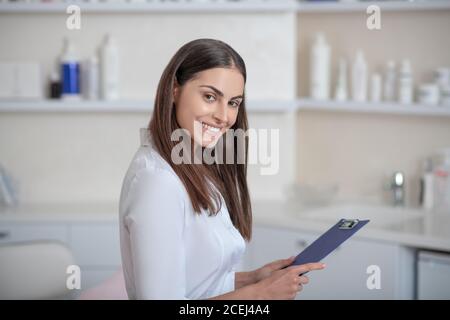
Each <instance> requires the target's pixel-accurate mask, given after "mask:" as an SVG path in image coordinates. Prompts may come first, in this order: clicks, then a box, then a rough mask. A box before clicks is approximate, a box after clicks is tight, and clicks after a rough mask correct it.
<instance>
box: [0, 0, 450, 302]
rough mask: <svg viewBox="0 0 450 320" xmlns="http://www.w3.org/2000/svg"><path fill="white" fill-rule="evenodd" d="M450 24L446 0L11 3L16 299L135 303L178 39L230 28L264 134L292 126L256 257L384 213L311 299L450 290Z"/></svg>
mask: <svg viewBox="0 0 450 320" xmlns="http://www.w3.org/2000/svg"><path fill="white" fill-rule="evenodd" d="M449 31H450V1H446V0H441V1H439V0H435V1H434V0H429V1H426V0H423V1H399V0H395V1H371V2H366V1H357V0H342V1H294V0H292V1H291V0H279V1H274V0H266V1H265V0H241V1H238V0H234V1H233V0H228V1H226V0H216V1H214V0H209V1H207V0H191V1H188V0H185V1H184V0H178V1H176V0H172V1H169V0H168V1H162V0H161V1H159V0H148V1H145V0H134V1H133V0H129V1H125V0H123V1H121V0H110V1H107V0H105V1H96V0H94V1H88V0H86V1H81V0H80V1H59V0H42V1H39V0H35V1H32V0H30V1H6V0H1V1H0V44H1V50H0V174H1V176H0V178H1V179H0V264H1V268H0V270H1V271H0V298H2V299H11V298H13V299H14V298H19V299H22V298H23V299H35V298H83V297H86V298H97V299H107V298H126V294H125V293H124V288H123V281H122V278H121V270H120V265H121V261H120V245H119V235H118V219H117V218H118V200H119V195H120V189H121V184H122V179H123V177H124V175H125V172H126V170H127V168H128V165H129V162H130V160H131V158H132V157H133V155H134V153H135V152H136V150H137V148H138V147H139V144H140V141H139V129H140V128H144V127H146V126H147V124H148V122H149V120H150V117H151V114H152V107H153V98H154V95H155V92H156V87H157V84H158V81H159V78H160V76H161V73H162V71H163V69H164V68H165V66H166V65H167V63H168V62H169V59H170V58H171V57H172V56H173V55H174V53H175V52H176V51H177V50H178V48H180V47H181V46H182V45H183V44H185V43H186V42H189V41H191V40H194V39H197V38H215V39H220V40H222V41H224V42H226V43H228V44H229V45H231V46H232V47H233V48H234V49H235V50H236V51H238V52H239V53H240V55H241V56H242V57H243V59H244V61H245V63H246V66H247V73H248V78H247V84H246V98H247V105H248V112H249V122H250V126H251V127H252V128H255V129H276V130H279V134H280V144H279V149H276V148H275V147H273V146H272V149H271V151H272V152H271V153H269V160H270V162H276V161H278V167H279V170H278V171H277V172H276V174H273V175H262V174H261V167H267V163H266V164H265V165H258V164H256V165H250V167H249V177H248V179H249V183H250V192H251V197H252V201H253V206H254V238H253V240H252V241H251V243H250V244H249V245H248V248H247V253H246V256H245V259H244V260H243V261H242V265H241V266H240V267H241V268H242V269H244V270H247V269H250V268H256V267H259V266H261V265H262V264H264V263H267V262H269V261H271V260H274V259H278V258H286V257H289V256H291V255H296V254H297V253H298V252H300V251H301V250H303V248H305V247H306V246H307V245H308V244H310V243H311V242H312V241H313V240H314V239H316V238H317V237H318V236H319V235H320V234H321V233H323V232H324V231H326V230H327V229H328V228H329V227H330V226H331V225H333V224H334V223H335V222H336V221H337V219H339V218H360V219H363V218H369V219H371V223H369V225H368V226H367V227H366V228H365V229H366V230H362V231H360V232H359V234H358V235H357V236H355V238H352V240H349V241H348V242H347V243H346V244H345V245H343V246H342V248H339V249H338V250H337V251H336V252H335V253H333V255H331V256H330V257H328V258H327V259H326V260H325V262H326V263H327V265H328V268H327V270H325V271H323V272H322V273H321V274H320V275H319V274H317V275H316V274H312V275H311V283H310V284H309V285H308V286H306V287H305V290H304V291H303V292H302V293H301V294H299V295H298V299H307V298H311V299H321V298H323V299H432V298H438V299H449V298H450V289H449V288H450V178H449V172H450V40H449V39H450V38H449V37H448V32H449ZM69 265H75V266H78V267H79V270H78V271H80V272H81V277H80V281H81V285H80V286H77V285H76V283H77V281H76V280H77V279H76V277H75V276H76V274H77V269H76V268H75V269H73V268H69V269H68V268H67V266H69ZM371 266H376V267H375V268H373V267H371ZM377 267H378V268H377ZM373 270H375V271H373ZM36 274H38V275H39V276H38V277H36ZM70 284H72V287H71V285H70ZM105 288H107V289H105ZM83 294H85V295H84V296H83Z"/></svg>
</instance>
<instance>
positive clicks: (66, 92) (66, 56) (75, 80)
mask: <svg viewBox="0 0 450 320" xmlns="http://www.w3.org/2000/svg"><path fill="white" fill-rule="evenodd" d="M61 80H62V90H61V97H62V98H63V99H64V98H76V99H79V98H80V97H81V95H80V62H79V60H78V58H77V57H76V55H75V50H74V46H73V44H72V42H71V41H70V40H69V39H68V38H65V39H64V52H63V54H62V56H61Z"/></svg>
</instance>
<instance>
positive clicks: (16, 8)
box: [0, 0, 296, 14]
mask: <svg viewBox="0 0 450 320" xmlns="http://www.w3.org/2000/svg"><path fill="white" fill-rule="evenodd" d="M69 4H75V5H77V6H79V7H80V9H81V12H83V13H182V12H186V13H194V12H197V13H202V12H207V13H212V12H218V13H222V12H223V13H225V12H233V13H240V12H242V13H244V12H286V11H289V12H291V11H295V10H296V3H295V2H294V1H279V0H278V1H277V0H270V1H267V2H265V1H261V2H257V1H253V2H249V3H236V2H231V1H230V2H228V3H227V2H219V3H214V2H210V3H208V2H205V3H200V2H199V3H195V2H193V3H190V2H183V1H179V2H157V1H153V2H149V3H145V2H143V3H139V2H135V3H133V2H131V3H130V2H125V1H124V2H116V3H101V2H99V3H85V2H82V1H70V2H68V3H0V13H1V12H3V13H64V14H66V8H67V6H68V5H69Z"/></svg>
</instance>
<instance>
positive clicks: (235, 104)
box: [230, 101, 240, 108]
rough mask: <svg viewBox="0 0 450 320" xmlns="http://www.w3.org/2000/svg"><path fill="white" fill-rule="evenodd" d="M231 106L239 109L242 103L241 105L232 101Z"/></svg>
mask: <svg viewBox="0 0 450 320" xmlns="http://www.w3.org/2000/svg"><path fill="white" fill-rule="evenodd" d="M230 105H231V106H232V107H233V108H237V107H239V105H240V103H239V102H238V101H230Z"/></svg>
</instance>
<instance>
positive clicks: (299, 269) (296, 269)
mask: <svg viewBox="0 0 450 320" xmlns="http://www.w3.org/2000/svg"><path fill="white" fill-rule="evenodd" d="M323 268H325V264H323V263H320V262H315V263H306V264H301V265H299V266H291V267H289V270H292V273H298V274H301V273H305V272H308V271H312V270H321V269H323Z"/></svg>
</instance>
